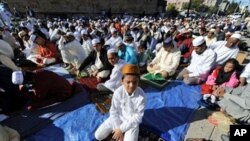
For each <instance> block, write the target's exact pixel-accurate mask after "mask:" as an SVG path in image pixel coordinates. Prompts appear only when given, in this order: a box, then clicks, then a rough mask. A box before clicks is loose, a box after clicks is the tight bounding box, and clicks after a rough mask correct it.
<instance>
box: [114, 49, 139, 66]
mask: <svg viewBox="0 0 250 141" xmlns="http://www.w3.org/2000/svg"><path fill="white" fill-rule="evenodd" d="M118 56H119V57H120V59H123V60H124V61H126V63H128V64H134V65H137V64H138V60H137V53H136V51H135V48H134V47H131V46H126V47H125V51H124V52H123V51H121V50H119V51H118Z"/></svg>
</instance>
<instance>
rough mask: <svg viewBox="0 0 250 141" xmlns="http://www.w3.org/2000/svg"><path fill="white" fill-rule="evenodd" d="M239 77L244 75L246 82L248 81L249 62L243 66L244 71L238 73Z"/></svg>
mask: <svg viewBox="0 0 250 141" xmlns="http://www.w3.org/2000/svg"><path fill="white" fill-rule="evenodd" d="M240 77H244V78H246V81H247V83H250V63H248V64H247V65H246V66H245V69H244V71H243V72H242V74H241V75H240Z"/></svg>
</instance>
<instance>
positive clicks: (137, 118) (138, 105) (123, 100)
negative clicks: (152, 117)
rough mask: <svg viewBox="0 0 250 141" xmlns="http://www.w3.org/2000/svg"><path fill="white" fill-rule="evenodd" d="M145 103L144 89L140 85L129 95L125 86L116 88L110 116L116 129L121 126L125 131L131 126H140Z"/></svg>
mask: <svg viewBox="0 0 250 141" xmlns="http://www.w3.org/2000/svg"><path fill="white" fill-rule="evenodd" d="M145 103H146V99H145V96H144V91H143V90H142V89H141V88H140V87H137V88H136V90H135V91H134V93H132V95H128V93H127V91H126V89H125V88H124V86H120V87H119V88H118V89H117V90H115V92H114V95H113V98H112V104H111V108H110V117H109V120H110V121H112V123H113V127H114V129H117V128H120V129H121V131H122V132H123V133H125V132H126V131H128V130H129V129H130V128H134V127H137V126H139V124H140V123H141V121H142V117H143V115H144V107H145Z"/></svg>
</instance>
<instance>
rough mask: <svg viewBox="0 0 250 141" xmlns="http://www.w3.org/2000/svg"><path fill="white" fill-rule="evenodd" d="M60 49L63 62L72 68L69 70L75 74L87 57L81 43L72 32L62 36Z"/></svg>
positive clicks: (59, 44) (59, 43)
mask: <svg viewBox="0 0 250 141" xmlns="http://www.w3.org/2000/svg"><path fill="white" fill-rule="evenodd" d="M58 49H59V50H60V51H61V56H62V60H63V62H64V63H66V64H68V65H69V66H71V67H68V69H71V71H73V73H74V71H76V70H78V69H79V67H80V65H81V64H82V62H83V61H84V59H85V58H86V57H87V54H86V52H84V50H83V49H82V46H81V44H80V42H79V41H78V40H76V39H75V36H74V35H73V33H71V32H70V33H67V34H66V35H64V36H61V39H60V40H59V42H58Z"/></svg>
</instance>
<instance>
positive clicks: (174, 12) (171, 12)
mask: <svg viewBox="0 0 250 141" xmlns="http://www.w3.org/2000/svg"><path fill="white" fill-rule="evenodd" d="M166 12H167V14H168V15H171V16H173V17H176V16H177V15H178V10H176V7H175V5H174V4H172V3H171V4H168V5H167V8H166Z"/></svg>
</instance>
